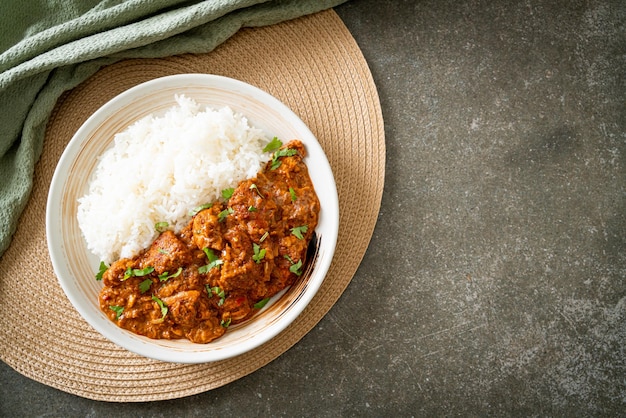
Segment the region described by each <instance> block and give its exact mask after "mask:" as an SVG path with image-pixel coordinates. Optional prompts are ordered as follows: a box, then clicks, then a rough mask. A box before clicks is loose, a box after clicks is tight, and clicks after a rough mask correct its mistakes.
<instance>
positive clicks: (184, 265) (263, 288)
mask: <svg viewBox="0 0 626 418" xmlns="http://www.w3.org/2000/svg"><path fill="white" fill-rule="evenodd" d="M304 156H305V149H304V146H303V144H302V143H301V142H300V141H298V140H294V141H291V142H289V143H288V144H286V145H284V146H282V147H281V148H280V150H279V151H277V152H276V153H275V154H274V159H273V160H272V161H270V162H268V163H267V164H266V166H265V167H264V169H263V170H262V171H261V172H259V173H258V175H257V177H255V178H252V179H248V180H245V181H243V182H241V183H240V184H239V185H238V186H237V187H236V188H235V190H234V191H233V193H232V195H231V197H230V198H229V199H228V200H227V201H217V202H213V203H212V205H211V207H209V208H207V209H203V210H201V211H200V212H198V213H197V214H196V215H195V216H194V217H193V218H192V220H191V221H190V222H189V224H188V225H187V226H186V227H185V228H184V229H183V230H182V231H181V232H180V233H179V234H174V232H172V231H169V230H168V231H165V232H162V233H161V234H160V235H159V236H158V238H157V239H156V240H155V241H154V242H153V243H152V245H151V246H150V247H149V248H147V249H146V250H144V251H143V252H142V253H140V254H139V255H137V256H136V257H134V258H131V259H128V258H123V259H120V260H118V261H116V262H114V263H112V265H111V266H110V267H109V268H108V269H107V270H106V272H104V274H103V276H102V279H103V283H104V288H103V289H102V290H101V292H100V297H99V299H100V309H101V310H102V311H103V312H104V313H105V314H106V315H107V316H108V317H109V318H110V319H111V320H112V321H114V322H116V323H117V324H118V325H119V326H120V327H122V328H124V329H127V330H130V331H132V332H134V333H136V334H140V335H145V336H147V337H149V338H165V339H181V338H187V339H189V340H190V341H192V342H195V343H208V342H210V341H212V340H214V339H215V338H218V337H220V336H221V335H223V334H224V333H225V332H226V329H227V327H228V326H229V325H231V324H236V323H239V322H242V321H244V320H246V319H248V318H250V317H251V316H252V315H253V314H254V313H255V312H256V311H257V310H258V309H257V308H258V306H259V305H258V303H259V302H261V303H262V302H263V301H265V300H266V299H267V298H270V297H271V296H273V295H275V294H276V293H278V292H279V291H281V290H282V289H284V288H286V287H287V286H290V285H291V284H293V283H294V281H295V280H296V279H297V278H298V276H299V275H300V274H301V273H302V271H303V267H304V265H305V261H306V260H305V257H306V253H307V247H308V244H309V241H310V240H311V238H312V236H313V234H314V231H315V227H316V225H317V222H318V216H319V210H320V203H319V200H318V197H317V195H316V193H315V189H314V188H313V184H312V182H311V179H310V177H309V174H308V170H307V167H306V165H305V163H304V161H303V158H304ZM255 304H256V305H257V306H256V307H255Z"/></svg>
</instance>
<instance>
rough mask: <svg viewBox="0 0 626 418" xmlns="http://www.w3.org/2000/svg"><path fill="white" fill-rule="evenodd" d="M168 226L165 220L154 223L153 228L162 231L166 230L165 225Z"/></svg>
mask: <svg viewBox="0 0 626 418" xmlns="http://www.w3.org/2000/svg"><path fill="white" fill-rule="evenodd" d="M168 226H170V224H168V223H167V222H157V223H155V224H154V229H155V231H157V232H164V231H165V230H167V227H168Z"/></svg>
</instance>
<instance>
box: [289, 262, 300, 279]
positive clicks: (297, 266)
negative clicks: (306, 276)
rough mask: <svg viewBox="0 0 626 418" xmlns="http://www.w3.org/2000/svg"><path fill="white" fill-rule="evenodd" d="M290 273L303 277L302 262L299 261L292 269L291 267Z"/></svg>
mask: <svg viewBox="0 0 626 418" xmlns="http://www.w3.org/2000/svg"><path fill="white" fill-rule="evenodd" d="M289 271H290V272H292V273H293V274H295V275H296V276H299V275H301V274H302V260H298V262H297V263H295V264H292V265H291V267H289Z"/></svg>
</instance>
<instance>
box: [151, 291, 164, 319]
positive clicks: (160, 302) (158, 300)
mask: <svg viewBox="0 0 626 418" xmlns="http://www.w3.org/2000/svg"><path fill="white" fill-rule="evenodd" d="M152 300H153V301H155V302H156V303H157V305H159V308H161V321H163V319H165V315H167V305H166V304H165V303H163V301H162V300H161V299H159V298H157V297H156V296H154V295H152Z"/></svg>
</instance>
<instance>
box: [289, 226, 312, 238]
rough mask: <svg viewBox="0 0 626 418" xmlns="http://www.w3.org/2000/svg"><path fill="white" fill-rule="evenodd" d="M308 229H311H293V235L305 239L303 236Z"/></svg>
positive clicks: (298, 227) (303, 227)
mask: <svg viewBox="0 0 626 418" xmlns="http://www.w3.org/2000/svg"><path fill="white" fill-rule="evenodd" d="M308 229H309V226H308V225H302V226H296V227H295V228H291V233H292V234H293V235H295V237H296V238H298V239H304V237H303V236H302V234H303V233H306V231H307V230H308Z"/></svg>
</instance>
